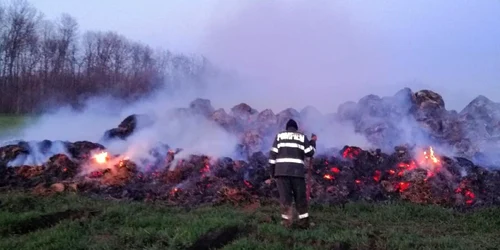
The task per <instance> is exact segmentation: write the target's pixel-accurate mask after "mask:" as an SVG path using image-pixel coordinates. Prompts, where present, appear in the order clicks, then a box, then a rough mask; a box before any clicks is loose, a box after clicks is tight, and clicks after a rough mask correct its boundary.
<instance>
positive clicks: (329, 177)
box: [323, 174, 333, 180]
mask: <svg viewBox="0 0 500 250" xmlns="http://www.w3.org/2000/svg"><path fill="white" fill-rule="evenodd" d="M323 178H324V179H326V180H333V176H331V175H329V174H325V175H323Z"/></svg>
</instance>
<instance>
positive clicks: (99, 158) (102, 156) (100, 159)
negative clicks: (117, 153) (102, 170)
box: [92, 152, 108, 164]
mask: <svg viewBox="0 0 500 250" xmlns="http://www.w3.org/2000/svg"><path fill="white" fill-rule="evenodd" d="M92 158H94V160H95V161H96V162H97V163H99V164H104V163H106V161H107V160H108V152H101V153H99V154H96V155H94V156H93V157H92Z"/></svg>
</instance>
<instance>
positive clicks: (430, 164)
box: [420, 147, 441, 179]
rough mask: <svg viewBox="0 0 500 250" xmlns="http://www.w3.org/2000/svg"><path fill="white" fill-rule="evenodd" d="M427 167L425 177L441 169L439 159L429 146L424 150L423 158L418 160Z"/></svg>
mask: <svg viewBox="0 0 500 250" xmlns="http://www.w3.org/2000/svg"><path fill="white" fill-rule="evenodd" d="M420 164H422V165H424V166H425V167H426V168H427V170H428V171H427V179H428V178H430V177H432V176H434V175H436V173H437V172H439V171H440V170H441V161H440V160H439V159H438V158H437V157H436V156H435V155H434V149H433V148H432V147H429V149H428V150H425V151H424V159H423V160H422V161H421V162H420Z"/></svg>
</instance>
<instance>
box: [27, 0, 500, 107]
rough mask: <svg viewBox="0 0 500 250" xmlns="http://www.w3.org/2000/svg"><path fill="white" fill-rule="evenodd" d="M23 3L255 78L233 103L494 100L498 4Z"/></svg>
mask: <svg viewBox="0 0 500 250" xmlns="http://www.w3.org/2000/svg"><path fill="white" fill-rule="evenodd" d="M30 2H31V3H32V4H33V5H35V7H37V8H38V9H39V10H41V11H42V12H43V13H45V15H46V16H47V18H56V17H57V16H59V15H60V14H61V13H63V12H65V13H68V14H70V15H72V16H73V17H75V18H76V19H77V21H78V23H79V25H80V29H81V30H113V31H117V32H119V33H121V34H123V35H125V36H127V37H129V38H131V39H134V40H140V41H142V42H144V43H147V44H150V45H152V46H153V47H163V48H167V49H170V50H174V51H183V52H199V53H203V54H205V55H207V56H208V57H209V58H210V59H211V60H213V61H214V62H216V63H218V64H219V65H223V66H225V67H232V68H235V69H236V70H238V71H239V72H241V73H242V74H244V75H245V76H248V77H249V78H252V79H259V82H261V85H258V84H257V85H253V87H254V88H255V87H256V88H259V90H253V89H247V88H239V89H237V90H236V89H235V90H234V94H233V95H232V96H233V97H234V100H233V101H236V99H237V98H236V97H235V96H237V95H244V97H242V96H239V97H238V98H239V99H240V100H241V101H245V100H244V99H245V98H246V99H248V101H249V102H252V101H253V102H255V100H256V99H255V98H256V97H261V98H265V99H266V98H267V100H270V101H268V102H267V103H266V102H264V101H262V102H260V104H261V105H262V106H266V105H267V106H269V105H274V106H279V107H286V106H293V105H303V104H312V105H315V106H318V107H320V108H323V107H331V106H332V105H334V106H335V105H338V104H339V103H340V102H343V101H346V100H357V99H358V98H359V97H361V96H364V95H366V94H369V93H375V94H381V95H392V94H394V93H395V92H396V91H397V90H399V89H400V88H401V87H402V86H409V87H411V88H412V89H414V90H416V89H420V88H430V89H433V90H436V91H438V92H440V93H442V94H443V96H444V97H445V100H446V102H447V105H448V108H453V109H461V108H463V106H464V105H466V104H467V103H468V102H469V101H470V100H471V99H472V98H474V97H475V96H477V95H479V94H484V95H486V96H488V97H490V98H491V99H494V100H495V101H500V1H499V0H471V1H466V0H439V1H431V0H420V1H417V0H414V1H410V0H408V1H396V0H394V1H382V0H380V1H375V0H373V1H366V0H358V1H355V0H352V1H334V0H330V1H321V0H318V1H304V0H288V1H284V0H281V1H279V0H277V1H270V0H269V1H258V0H255V1H247V0H226V1H223V0H210V1H209V0H205V1H202V0H189V1H187V0H184V1H181V0H140V1H139V0H30ZM277 92H279V93H277ZM313 93H314V94H313ZM276 97H279V101H276ZM300 98H302V99H303V100H304V101H303V102H300V103H297V101H293V100H296V99H300ZM271 100H272V101H271Z"/></svg>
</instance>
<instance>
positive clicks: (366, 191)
mask: <svg viewBox="0 0 500 250" xmlns="http://www.w3.org/2000/svg"><path fill="white" fill-rule="evenodd" d="M88 161H92V163H93V164H98V165H99V166H100V169H99V170H96V171H92V172H90V173H88V174H87V175H85V176H84V177H83V178H82V176H79V175H78V174H76V173H78V172H79V168H81V167H82V166H81V164H83V163H82V162H79V163H80V164H77V163H76V162H73V161H72V160H70V159H69V158H68V157H67V156H65V155H56V156H54V157H52V158H50V161H49V162H48V163H46V164H44V165H43V166H34V167H31V166H22V167H11V168H7V171H6V172H4V174H3V175H2V179H1V182H0V186H3V187H10V188H28V189H33V190H35V192H37V193H40V194H50V193H54V192H65V191H75V190H77V192H82V193H97V194H107V195H111V196H113V197H115V198H126V199H134V200H165V201H167V202H169V203H170V204H173V205H175V204H177V205H197V204H202V203H213V204H219V203H231V204H239V205H241V204H251V203H260V202H261V201H262V200H263V199H264V200H266V199H269V198H272V197H275V196H276V194H277V190H276V185H275V184H274V183H273V182H269V181H266V180H268V176H269V172H268V169H267V158H266V155H265V154H263V153H261V152H257V153H254V154H252V155H251V156H250V157H249V158H248V160H247V161H235V160H232V159H230V158H220V159H214V158H211V157H208V156H203V155H190V156H188V157H187V158H186V157H184V158H183V159H179V160H176V161H172V162H169V163H165V162H163V163H162V164H163V165H161V166H157V167H155V168H150V169H149V170H146V169H144V168H139V167H138V166H137V165H136V164H135V163H134V162H132V161H130V160H128V159H124V158H123V157H120V156H112V155H109V154H108V153H107V152H105V151H103V152H100V153H94V155H93V156H92V157H90V160H88ZM310 185H311V190H312V192H311V198H312V202H313V203H328V204H332V203H344V202H348V201H351V200H367V201H383V200H391V199H402V200H408V201H411V202H415V203H421V204H441V205H446V206H456V205H464V206H471V205H499V204H500V191H499V190H498V187H499V186H500V172H498V171H492V170H486V169H484V168H482V167H479V166H476V165H474V164H473V163H472V162H471V161H468V160H466V159H464V158H448V157H445V156H439V155H437V154H436V152H434V149H433V148H432V147H427V148H423V149H420V150H419V149H418V148H415V147H413V146H412V147H410V146H408V145H406V146H405V145H403V146H399V147H396V148H395V151H394V152H393V153H392V154H385V153H382V152H381V151H380V150H363V149H361V148H359V147H353V146H345V147H344V148H342V149H341V150H339V153H338V154H332V155H318V156H317V157H315V158H314V161H313V171H312V179H311V180H310Z"/></svg>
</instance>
